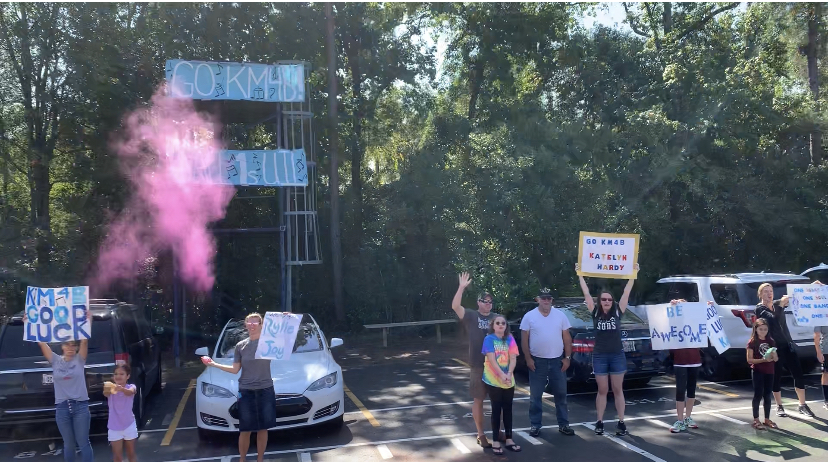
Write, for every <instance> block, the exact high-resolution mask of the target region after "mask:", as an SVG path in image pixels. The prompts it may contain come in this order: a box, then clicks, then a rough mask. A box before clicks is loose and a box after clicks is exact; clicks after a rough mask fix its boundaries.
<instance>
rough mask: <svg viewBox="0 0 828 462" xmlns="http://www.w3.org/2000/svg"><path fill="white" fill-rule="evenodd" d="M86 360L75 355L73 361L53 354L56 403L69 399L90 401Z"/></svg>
mask: <svg viewBox="0 0 828 462" xmlns="http://www.w3.org/2000/svg"><path fill="white" fill-rule="evenodd" d="M85 364H86V360H84V359H83V358H81V356H80V355H77V354H76V355H75V357H74V358H72V360H71V361H64V360H63V356H61V355H58V354H52V371H53V372H52V378H53V379H54V387H55V404H60V403H62V402H64V401H66V400H67V399H74V400H75V401H89V393H88V392H87V390H86V374H85V373H84V371H83V366H84V365H85Z"/></svg>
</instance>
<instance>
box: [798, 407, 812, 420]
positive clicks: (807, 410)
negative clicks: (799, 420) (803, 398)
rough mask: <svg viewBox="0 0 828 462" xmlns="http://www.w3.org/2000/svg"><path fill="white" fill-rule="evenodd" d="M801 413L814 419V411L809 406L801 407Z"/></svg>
mask: <svg viewBox="0 0 828 462" xmlns="http://www.w3.org/2000/svg"><path fill="white" fill-rule="evenodd" d="M799 413H800V414H802V415H805V416H808V417H814V413H813V411H811V408H809V407H808V405H807V404H800V405H799Z"/></svg>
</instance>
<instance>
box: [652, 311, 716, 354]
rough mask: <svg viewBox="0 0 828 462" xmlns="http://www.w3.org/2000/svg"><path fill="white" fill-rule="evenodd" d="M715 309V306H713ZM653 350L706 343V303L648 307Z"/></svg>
mask: <svg viewBox="0 0 828 462" xmlns="http://www.w3.org/2000/svg"><path fill="white" fill-rule="evenodd" d="M714 309H715V308H714ZM647 320H648V322H649V324H650V340H651V341H652V346H653V350H673V349H676V348H702V347H706V346H707V335H708V328H707V304H705V303H678V304H676V305H671V304H669V303H663V304H661V305H652V306H648V307H647Z"/></svg>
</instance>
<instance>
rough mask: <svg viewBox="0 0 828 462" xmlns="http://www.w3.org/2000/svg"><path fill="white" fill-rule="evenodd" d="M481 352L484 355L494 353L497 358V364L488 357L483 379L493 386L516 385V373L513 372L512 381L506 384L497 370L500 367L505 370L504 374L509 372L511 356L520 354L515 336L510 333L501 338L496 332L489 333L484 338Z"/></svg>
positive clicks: (507, 386)
mask: <svg viewBox="0 0 828 462" xmlns="http://www.w3.org/2000/svg"><path fill="white" fill-rule="evenodd" d="M481 353H483V354H484V355H486V354H488V353H494V354H495V359H496V360H497V364H492V362H491V361H489V358H488V357H486V365H485V366H484V367H483V381H484V382H486V383H487V384H489V385H491V386H493V387H499V388H512V387H514V386H515V377H514V374H512V382H511V383H509V384H506V383H505V382H503V381H502V380H501V379H500V376H499V375H498V374H497V370H496V369H495V368H496V367H499V368H500V370H501V371H503V374H508V373H509V356H510V355H515V356H517V355H518V347H517V343H515V338H514V337H512V336H511V335H510V336H509V337H508V338H506V339H501V338H499V337H498V336H497V335H495V334H489V335H487V336H486V338H484V339H483V351H481Z"/></svg>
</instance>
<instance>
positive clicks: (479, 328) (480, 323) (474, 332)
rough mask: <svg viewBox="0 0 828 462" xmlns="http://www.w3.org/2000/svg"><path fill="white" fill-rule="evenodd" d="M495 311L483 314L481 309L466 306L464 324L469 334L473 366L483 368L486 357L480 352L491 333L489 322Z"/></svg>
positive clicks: (470, 358)
mask: <svg viewBox="0 0 828 462" xmlns="http://www.w3.org/2000/svg"><path fill="white" fill-rule="evenodd" d="M494 317H495V313H492V312H489V314H488V315H486V316H483V315H482V314H480V312H479V311H476V310H470V309H468V308H466V313H465V314H464V315H463V325H464V326H466V332H467V333H468V335H469V365H470V366H471V367H472V368H475V369H479V368H483V363H484V362H485V361H486V357H485V356H484V355H482V354H481V353H480V351H481V349H482V348H483V339H484V338H486V336H487V335H489V323H490V322H491V321H492V319H494Z"/></svg>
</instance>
